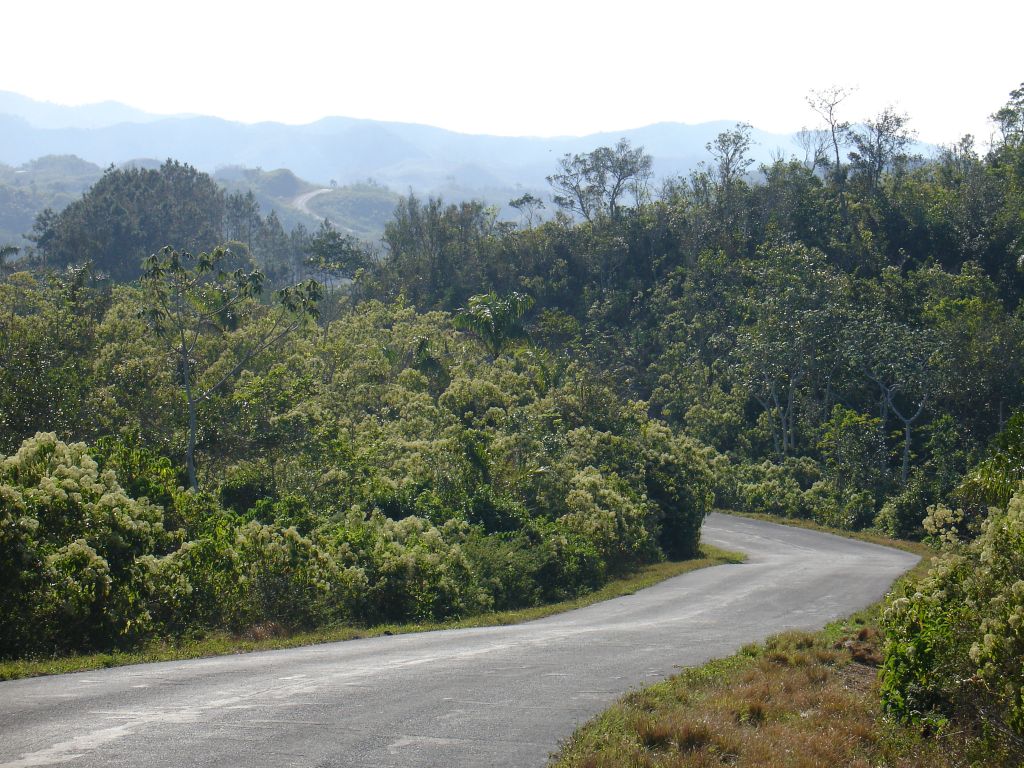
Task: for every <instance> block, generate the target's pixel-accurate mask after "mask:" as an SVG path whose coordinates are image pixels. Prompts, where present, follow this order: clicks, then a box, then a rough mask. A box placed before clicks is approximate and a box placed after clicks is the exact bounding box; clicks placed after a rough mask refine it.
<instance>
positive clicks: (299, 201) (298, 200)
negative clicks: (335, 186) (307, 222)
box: [292, 187, 331, 221]
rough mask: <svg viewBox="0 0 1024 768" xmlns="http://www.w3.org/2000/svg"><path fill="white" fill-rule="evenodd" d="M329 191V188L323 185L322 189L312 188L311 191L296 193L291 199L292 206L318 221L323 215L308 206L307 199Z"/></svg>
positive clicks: (321, 219) (322, 218)
mask: <svg viewBox="0 0 1024 768" xmlns="http://www.w3.org/2000/svg"><path fill="white" fill-rule="evenodd" d="M330 191H331V190H330V188H326V187H325V188H324V189H314V190H313V191H312V192H305V193H303V194H301V195H298V196H297V197H295V199H293V200H292V208H296V209H298V210H299V211H301V212H302V213H304V214H306V215H307V216H312V217H313V218H314V219H316V220H318V221H323V220H324V217H323V216H321V215H320V214H319V213H317V212H316V211H314V210H312V209H311V208H310V207H309V201H310V200H312V199H313V198H314V197H319V196H320V195H323V194H326V193H327V192H330Z"/></svg>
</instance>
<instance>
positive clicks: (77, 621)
mask: <svg viewBox="0 0 1024 768" xmlns="http://www.w3.org/2000/svg"><path fill="white" fill-rule="evenodd" d="M162 520H163V513H162V510H161V509H160V508H159V507H157V506H155V505H153V504H150V503H149V502H148V501H147V500H145V499H141V500H136V499H132V498H130V497H129V496H128V495H127V494H126V493H125V492H124V490H123V489H122V488H121V486H120V485H118V483H117V478H116V477H115V476H114V474H113V472H100V471H99V468H98V466H97V464H96V462H95V461H93V459H92V458H91V457H90V456H89V455H88V454H87V453H86V448H85V445H84V444H81V443H76V444H73V445H68V444H66V443H63V442H61V441H59V440H57V438H56V436H55V435H53V434H51V433H39V434H37V435H36V436H35V437H32V438H29V439H28V440H26V441H25V442H24V443H23V444H22V445H21V448H20V449H19V450H18V451H17V453H15V454H14V455H13V456H6V457H0V653H3V654H11V653H15V652H23V651H24V649H26V648H38V649H54V650H56V649H66V648H81V647H89V646H92V645H96V644H100V645H102V644H110V643H116V642H121V641H124V640H126V639H130V638H131V637H133V636H136V635H138V634H140V633H142V632H145V631H146V630H147V629H148V628H149V623H150V617H149V613H148V611H147V608H146V593H147V590H148V584H147V582H146V578H145V577H146V573H147V569H145V568H140V567H138V563H137V560H138V558H139V557H141V556H143V555H146V554H151V553H153V552H157V551H159V550H161V549H162V548H166V547H168V546H169V545H170V543H171V541H170V538H169V537H168V535H167V534H166V532H165V531H164V529H163V525H162Z"/></svg>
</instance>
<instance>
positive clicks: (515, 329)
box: [454, 292, 533, 360]
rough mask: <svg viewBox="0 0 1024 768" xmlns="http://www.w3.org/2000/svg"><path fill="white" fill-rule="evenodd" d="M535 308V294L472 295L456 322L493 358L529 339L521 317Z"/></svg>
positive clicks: (456, 317)
mask: <svg viewBox="0 0 1024 768" xmlns="http://www.w3.org/2000/svg"><path fill="white" fill-rule="evenodd" d="M532 307H533V297H532V296H527V295H525V294H522V293H510V294H509V295H508V296H499V295H498V294H496V293H493V292H492V293H486V294H480V295H477V296H470V297H469V301H468V303H467V304H466V307H465V308H464V309H460V310H459V313H458V314H457V315H456V316H455V320H454V324H455V327H456V328H458V329H459V330H461V331H465V332H466V333H470V334H472V335H473V336H476V337H477V338H478V339H479V340H480V341H481V343H482V344H483V345H484V346H485V347H486V348H487V351H488V352H489V353H490V355H491V359H492V360H494V359H497V357H498V356H499V355H500V354H501V353H502V352H504V351H505V350H506V349H507V348H508V347H509V346H511V345H512V344H513V343H515V342H517V341H521V340H523V339H525V338H527V334H526V329H525V328H523V323H522V320H523V317H524V316H525V315H526V313H527V312H529V311H530V309H531V308H532Z"/></svg>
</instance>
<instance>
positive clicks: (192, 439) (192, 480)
mask: <svg viewBox="0 0 1024 768" xmlns="http://www.w3.org/2000/svg"><path fill="white" fill-rule="evenodd" d="M181 373H182V376H183V377H184V379H185V399H186V400H187V401H188V446H187V447H186V448H185V465H186V466H187V467H188V484H189V487H190V488H191V489H192V490H193V491H198V490H199V481H198V480H197V478H196V431H197V429H196V401H195V398H194V397H193V396H192V370H191V367H190V366H189V364H188V350H187V349H185V348H182V350H181Z"/></svg>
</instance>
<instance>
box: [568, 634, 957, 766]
mask: <svg viewBox="0 0 1024 768" xmlns="http://www.w3.org/2000/svg"><path fill="white" fill-rule="evenodd" d="M861 621H863V620H862V619H861ZM880 642H881V638H880V636H879V634H878V632H877V630H876V629H875V628H874V627H873V626H870V625H865V624H862V623H857V622H856V621H854V622H852V623H849V624H847V625H846V626H842V627H840V626H834V627H832V628H830V629H829V630H826V631H823V632H819V633H803V632H791V633H786V634H783V635H779V636H777V637H774V638H771V639H770V640H769V641H767V642H766V643H765V644H764V645H763V646H752V647H748V648H745V649H744V650H743V651H741V652H740V653H739V654H737V655H736V656H733V657H731V658H729V659H724V660H721V661H715V662H711V664H708V665H706V666H704V667H700V668H698V669H693V670H687V671H685V672H683V673H682V674H680V675H677V676H676V677H674V678H671V679H670V680H667V681H665V682H663V683H659V684H657V685H655V686H652V687H650V688H647V689H644V690H641V691H635V692H633V693H631V694H629V695H627V696H626V697H624V698H623V699H622V701H621V702H620V703H619V704H617V705H616V706H615V707H613V708H612V709H610V710H608V711H607V712H605V713H604V714H602V715H601V716H599V717H598V718H597V719H596V720H594V721H592V722H591V723H589V724H588V725H587V726H585V727H584V728H582V729H581V730H579V731H577V733H576V734H575V735H574V736H573V738H572V739H571V740H570V742H569V743H567V744H566V745H565V747H564V748H563V750H562V752H561V754H560V755H559V756H558V757H557V760H556V762H555V763H554V765H556V766H558V767H559V768H569V767H570V766H573V767H576V766H580V767H583V766H586V767H587V768H601V767H610V766H636V768H683V767H684V766H686V767H694V768H696V767H697V766H722V765H729V766H738V767H742V766H758V767H759V768H762V767H765V766H767V767H769V768H771V767H772V766H779V767H781V766H786V767H787V768H812V767H813V768H822V767H823V766H855V767H863V768H869V767H872V766H893V767H894V768H895V767H900V768H904V767H906V768H910V767H911V766H922V767H924V766H936V767H937V766H948V765H954V764H956V761H955V760H953V759H952V758H951V755H952V754H957V753H962V754H965V750H964V745H961V744H953V743H951V741H950V740H948V739H947V740H946V741H944V742H939V741H936V740H934V739H932V740H929V739H926V738H924V736H923V735H922V734H920V733H916V732H914V731H912V730H910V729H906V728H901V727H898V726H896V725H894V724H892V723H890V722H888V721H886V720H885V719H884V718H883V717H882V715H881V711H880V706H879V703H878V702H879V699H878V684H877V663H878V661H879V660H880V648H879V643H880Z"/></svg>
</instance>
